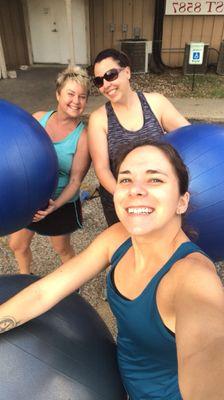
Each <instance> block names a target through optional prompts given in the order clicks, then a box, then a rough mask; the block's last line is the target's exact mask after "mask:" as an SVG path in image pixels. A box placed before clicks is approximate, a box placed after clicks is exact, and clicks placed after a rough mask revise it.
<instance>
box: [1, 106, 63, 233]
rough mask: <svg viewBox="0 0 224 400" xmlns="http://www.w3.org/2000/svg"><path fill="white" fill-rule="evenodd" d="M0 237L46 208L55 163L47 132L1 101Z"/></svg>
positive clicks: (53, 184) (55, 172)
mask: <svg viewBox="0 0 224 400" xmlns="http://www.w3.org/2000/svg"><path fill="white" fill-rule="evenodd" d="M0 154H1V156H0V170H1V174H0V192H1V195H0V236H3V235H7V234H9V233H12V232H15V231H17V230H19V229H21V228H24V227H25V226H27V225H28V224H29V223H30V222H31V221H32V217H33V215H34V214H35V212H36V211H37V210H40V209H43V208H45V207H46V206H47V204H48V201H49V199H50V198H51V196H52V193H53V192H54V190H55V188H56V185H57V179H58V161H57V155H56V152H55V150H54V146H53V144H52V142H51V140H50V138H49V136H48V135H47V133H46V131H45V130H44V128H42V126H41V125H40V124H39V122H38V121H36V120H35V119H34V118H33V117H32V116H31V115H30V114H29V113H28V112H26V111H24V110H23V109H22V108H20V107H18V106H16V105H14V104H12V103H9V102H8V101H5V100H0Z"/></svg>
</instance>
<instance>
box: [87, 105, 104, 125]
mask: <svg viewBox="0 0 224 400" xmlns="http://www.w3.org/2000/svg"><path fill="white" fill-rule="evenodd" d="M106 117H107V113H106V108H105V105H102V106H101V107H99V108H97V109H96V110H94V111H93V112H92V113H91V114H90V121H95V120H99V119H101V118H106Z"/></svg>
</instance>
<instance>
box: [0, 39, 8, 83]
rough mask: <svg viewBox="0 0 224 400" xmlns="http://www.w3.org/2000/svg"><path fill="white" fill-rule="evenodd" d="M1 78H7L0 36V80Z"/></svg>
mask: <svg viewBox="0 0 224 400" xmlns="http://www.w3.org/2000/svg"><path fill="white" fill-rule="evenodd" d="M1 77H2V78H3V79H6V78H7V69H6V64H5V56H4V51H3V46H2V39H1V36H0V79H1Z"/></svg>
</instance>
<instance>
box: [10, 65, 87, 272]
mask: <svg viewBox="0 0 224 400" xmlns="http://www.w3.org/2000/svg"><path fill="white" fill-rule="evenodd" d="M88 91H89V78H88V75H87V72H86V71H85V70H84V69H82V68H80V67H78V66H74V67H69V68H67V69H65V70H64V71H62V72H61V73H59V75H58V77H57V80H56V98H57V102H58V104H57V109H56V110H51V111H38V112H36V113H34V114H33V116H34V118H36V119H37V120H38V121H39V123H40V124H41V125H42V126H43V127H44V128H45V130H46V132H47V133H48V135H49V136H50V138H51V140H52V143H53V145H54V148H55V150H56V153H57V156H58V162H59V181H58V186H57V189H56V191H55V193H54V195H53V198H52V199H51V200H50V201H49V205H48V207H47V208H46V209H45V210H39V211H38V212H37V213H36V214H35V216H34V218H33V223H32V224H31V225H29V226H28V227H27V228H25V229H22V230H20V231H18V232H15V233H13V234H12V235H11V236H10V239H9V246H10V248H11V249H12V251H13V252H14V254H15V258H16V260H17V262H18V266H19V270H20V272H21V273H23V274H28V273H30V265H31V261H32V253H31V249H30V244H31V240H32V238H33V236H34V234H35V232H36V233H39V234H41V235H46V236H49V237H50V240H51V243H52V246H53V248H54V250H55V251H56V252H57V253H58V255H59V256H60V258H61V261H62V262H65V261H68V260H69V259H70V258H72V257H73V256H74V250H73V248H72V246H71V243H70V234H71V233H72V232H74V231H75V230H77V229H79V228H81V227H82V211H81V203H80V199H79V188H80V184H81V182H82V180H83V178H84V177H85V175H86V173H87V171H88V169H89V165H90V156H89V152H88V146H87V132H86V128H85V125H84V123H83V122H82V121H81V120H80V116H81V115H82V113H83V111H84V109H85V106H86V102H87V98H88Z"/></svg>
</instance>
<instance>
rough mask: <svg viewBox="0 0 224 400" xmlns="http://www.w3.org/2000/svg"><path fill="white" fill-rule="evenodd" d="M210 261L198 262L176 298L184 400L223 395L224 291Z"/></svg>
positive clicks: (221, 397) (213, 398)
mask: <svg viewBox="0 0 224 400" xmlns="http://www.w3.org/2000/svg"><path fill="white" fill-rule="evenodd" d="M207 263H209V262H208V261H207ZM209 264H210V263H209ZM209 264H208V265H206V266H205V265H202V264H200V262H199V263H198V262H197V261H196V262H195V265H192V269H193V273H192V272H191V273H190V274H188V275H186V277H185V278H184V279H183V281H182V282H181V283H180V284H179V289H178V290H177V294H176V298H175V305H176V340H177V353H178V376H179V385H180V390H181V393H182V396H183V399H184V400H211V399H212V400H220V399H223V398H224V387H223V377H224V291H223V287H222V284H221V282H220V280H219V278H218V276H217V275H216V272H215V271H214V269H213V267H212V266H211V265H209ZM192 269H191V271H192Z"/></svg>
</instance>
